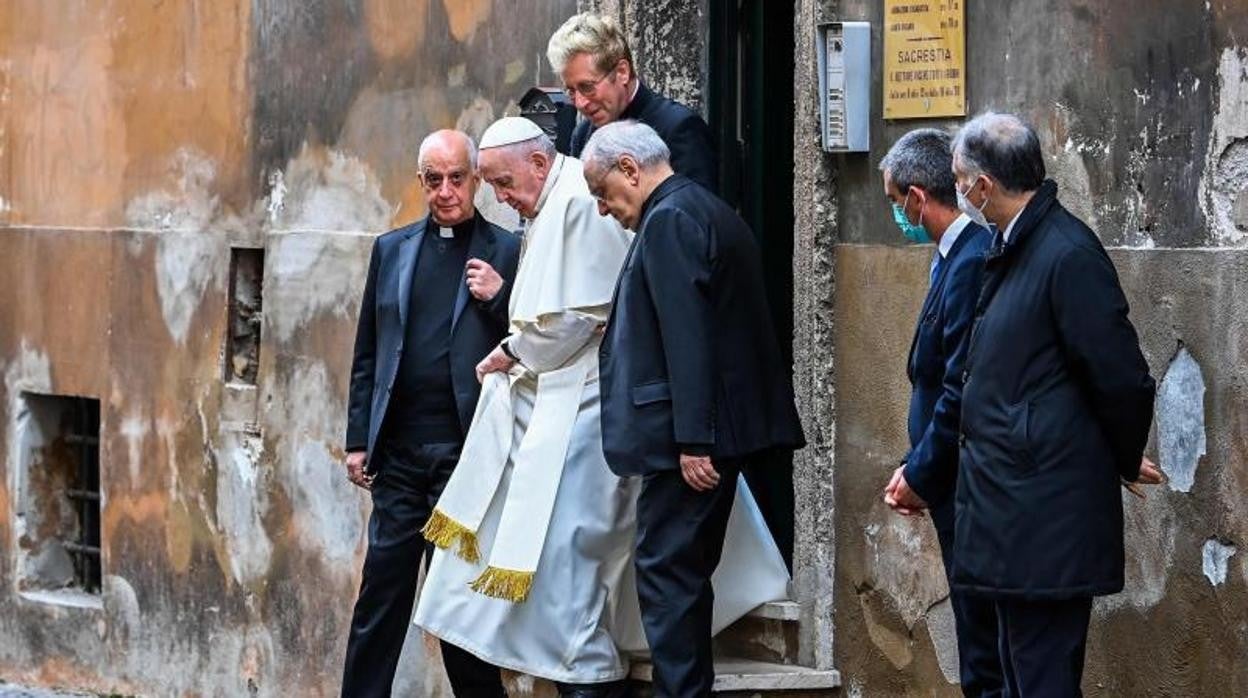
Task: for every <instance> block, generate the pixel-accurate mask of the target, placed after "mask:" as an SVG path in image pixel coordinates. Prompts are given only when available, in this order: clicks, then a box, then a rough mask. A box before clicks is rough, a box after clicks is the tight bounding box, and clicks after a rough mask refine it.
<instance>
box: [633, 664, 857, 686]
mask: <svg viewBox="0 0 1248 698" xmlns="http://www.w3.org/2000/svg"><path fill="white" fill-rule="evenodd" d="M652 671H653V667H652V666H651V665H650V662H648V661H644V660H642V661H634V662H633V666H632V671H631V672H630V674H629V676H630V678H632V679H633V680H635V681H641V682H645V683H649V682H650V680H651V677H652ZM840 686H841V673H840V672H839V671H836V670H818V669H811V668H808V667H802V666H795V665H792V664H774V663H771V662H760V661H756V660H751V659H736V658H727V657H722V658H718V659H716V660H715V684H714V686H713V687H712V689H711V690H712V691H714V692H715V693H740V692H750V693H762V694H764V695H766V694H769V693H781V692H783V693H788V694H792V693H794V692H800V693H812V694H820V693H824V694H826V693H828V692H831V691H835V690H836V689H838V688H840Z"/></svg>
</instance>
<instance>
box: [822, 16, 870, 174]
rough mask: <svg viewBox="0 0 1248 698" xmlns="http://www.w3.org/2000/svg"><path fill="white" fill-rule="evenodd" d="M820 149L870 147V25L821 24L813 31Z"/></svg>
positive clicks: (851, 150)
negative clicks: (821, 143)
mask: <svg viewBox="0 0 1248 698" xmlns="http://www.w3.org/2000/svg"><path fill="white" fill-rule="evenodd" d="M815 55H816V58H817V60H818V62H819V117H820V123H821V124H822V130H823V149H824V150H826V151H828V152H833V153H865V152H867V151H868V150H870V147H871V137H870V134H871V128H870V125H871V23H870V22H824V23H823V24H820V25H819V26H818V27H817V28H816V29H815Z"/></svg>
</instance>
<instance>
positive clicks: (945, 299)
mask: <svg viewBox="0 0 1248 698" xmlns="http://www.w3.org/2000/svg"><path fill="white" fill-rule="evenodd" d="M991 239H992V236H991V235H990V234H989V233H988V230H987V229H985V228H984V227H982V226H979V225H976V224H975V223H968V224H967V225H966V227H965V228H963V229H962V233H961V234H960V235H959V236H958V239H957V240H956V241H954V243H953V247H951V248H950V249H949V255H948V256H947V257H945V258H944V259H943V260H942V261H941V263H940V267H939V268H938V269H937V271H936V278H935V279H934V280H933V281H932V285H931V288H929V289H928V292H927V298H926V299H924V301H923V308H922V310H920V311H919V320H918V322H916V323H915V328H914V339H913V341H912V342H911V344H910V360H909V361H908V362H907V366H906V374H907V376H909V378H910V387H911V390H910V414H909V417H908V419H907V425H906V426H907V431H908V432H909V434H910V452H909V453H908V454H906V458H905V461H906V470H905V473H906V482H907V483H908V484H909V485H910V487H911V488H912V489H913V490H914V491H915V492H916V493H917V494H918V495H919V496H920V497H922V498H923V501H925V502H927V504H928V506H929V507H930V508H931V512H932V522H933V523H934V524H935V525H936V528H937V529H939V530H942V531H947V532H948V533H950V534H952V533H953V497H952V494H953V488H954V485H955V483H956V482H957V480H958V425H959V423H960V421H961V419H962V370H963V364H964V363H965V362H966V349H967V347H968V346H970V343H971V320H972V318H973V317H974V316H975V301H976V300H978V299H979V288H980V283H981V281H982V279H983V271H984V254H985V253H986V252H987V251H988V245H989V243H990V242H991ZM937 254H939V253H937Z"/></svg>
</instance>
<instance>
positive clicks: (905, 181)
mask: <svg viewBox="0 0 1248 698" xmlns="http://www.w3.org/2000/svg"><path fill="white" fill-rule="evenodd" d="M950 141H951V138H950V136H949V134H947V133H945V132H944V131H940V130H937V129H931V128H925V129H918V130H915V131H911V132H910V133H907V134H906V135H904V136H902V137H901V138H900V139H899V140H898V141H897V142H896V143H895V144H894V145H893V147H892V149H890V150H889V151H888V154H887V155H885V156H884V160H883V161H881V162H880V170H882V171H883V174H884V194H885V195H886V196H887V197H888V199H889V201H890V202H891V204H892V207H893V218H894V220H895V221H896V222H897V227H898V228H900V229H901V232H902V235H904V236H905V237H906V238H907V239H908V240H910V241H911V242H916V243H924V242H935V243H936V251H935V252H934V254H933V255H932V265H931V268H930V272H931V275H930V280H929V286H928V291H927V298H926V299H925V300H924V301H923V308H922V311H921V312H920V313H919V320H918V322H917V323H916V324H917V327H916V328H915V332H914V339H913V343H912V344H911V345H910V358H909V361H908V362H907V366H906V371H907V375H908V376H909V378H910V384H911V386H912V390H911V394H910V415H909V419H908V425H907V426H908V431H909V435H910V451H909V453H907V454H906V456H905V458H903V459H902V461H901V465H900V466H898V468H897V469H896V471H894V472H893V476H892V479H891V481H890V482H889V483H888V486H887V487H886V488H885V490H884V501H885V502H887V503H888V505H889V506H890V507H892V508H893V509H894V510H895V511H897V512H898V513H900V514H903V515H907V516H913V515H919V514H921V513H922V512H923V510H925V509H927V510H930V511H931V514H932V523H933V524H935V527H936V536H937V538H938V539H939V541H940V550H941V557H942V558H943V560H944V563H945V573H946V575H948V574H950V573H951V572H952V565H951V564H950V563H951V559H952V555H953V541H954V507H953V496H952V495H953V490H954V484H955V483H956V481H957V474H958V424H959V421H960V419H961V412H962V409H961V408H962V368H963V367H962V364H963V362H964V361H965V359H966V349H967V346H968V344H969V342H970V329H971V324H972V320H973V316H974V312H975V301H976V299H977V298H978V296H979V288H980V277H981V272H982V270H983V263H984V255H985V253H986V251H987V250H988V246H989V242H990V240H991V235H990V234H989V232H988V230H987V229H986V228H985V227H984V226H982V225H978V224H976V223H974V222H972V221H971V219H970V218H969V217H968V216H967V215H965V214H963V213H961V212H960V211H959V210H958V203H957V193H956V188H955V184H954V178H953V173H952V171H951V167H952V162H953V155H952V153H951V152H950V147H949V146H950ZM950 600H951V601H952V604H953V611H954V617H955V619H956V626H957V635H958V654H959V658H960V663H961V666H960V670H961V682H962V691H963V693H964V694H965V695H967V696H1000V695H1001V687H1002V671H1001V663H1000V659H999V655H998V651H997V616H996V610H995V608H994V605H993V603H992V602H991V601H988V600H985V599H980V598H977V597H971V596H966V595H963V594H951V595H950Z"/></svg>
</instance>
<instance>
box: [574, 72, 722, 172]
mask: <svg viewBox="0 0 1248 698" xmlns="http://www.w3.org/2000/svg"><path fill="white" fill-rule="evenodd" d="M628 119H635V120H637V121H640V122H642V123H643V124H646V125H647V126H649V127H650V128H652V129H654V131H655V133H658V134H659V138H662V139H663V142H664V143H666V144H667V148H668V150H670V151H672V157H671V163H672V169H673V170H676V172H677V173H679V174H683V175H684V176H686V177H688V178H689V179H692V180H693V181H695V182H697V183H698V184H701V185H702V186H704V187H706V188H707V189H710V190H711V191H717V190H718V189H719V158H718V157H717V155H716V153H715V141H714V139H713V138H711V129H710V127H709V126H707V125H706V122H705V121H703V120H702V117H700V116H698V114H697V113H696V112H694V111H693V110H692V109H690V108H689V107H686V106H685V105H683V104H681V103H680V102H676V101H673V100H671V99H668V98H667V97H664V96H663V95H661V94H658V93H657V92H655V91H653V90H651V89H650V88H649V87H646V85H645V83H642V84H641V85H639V86H638V87H637V94H636V95H634V96H633V101H631V102H629V104H628V107H626V108H625V109H624V112H623V113H622V114H620V119H619V120H620V121H625V120H628ZM593 134H594V125H593V124H592V123H590V122H589V121H588V120H587V119H582V120H581V122H580V123H579V124H577V125H576V129H575V130H574V131H573V132H572V145H571V149H572V152H571V155H572V157H574V158H579V157H580V156H581V151H582V150H584V149H585V144H586V143H588V142H589V137H590V136H592V135H593Z"/></svg>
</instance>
